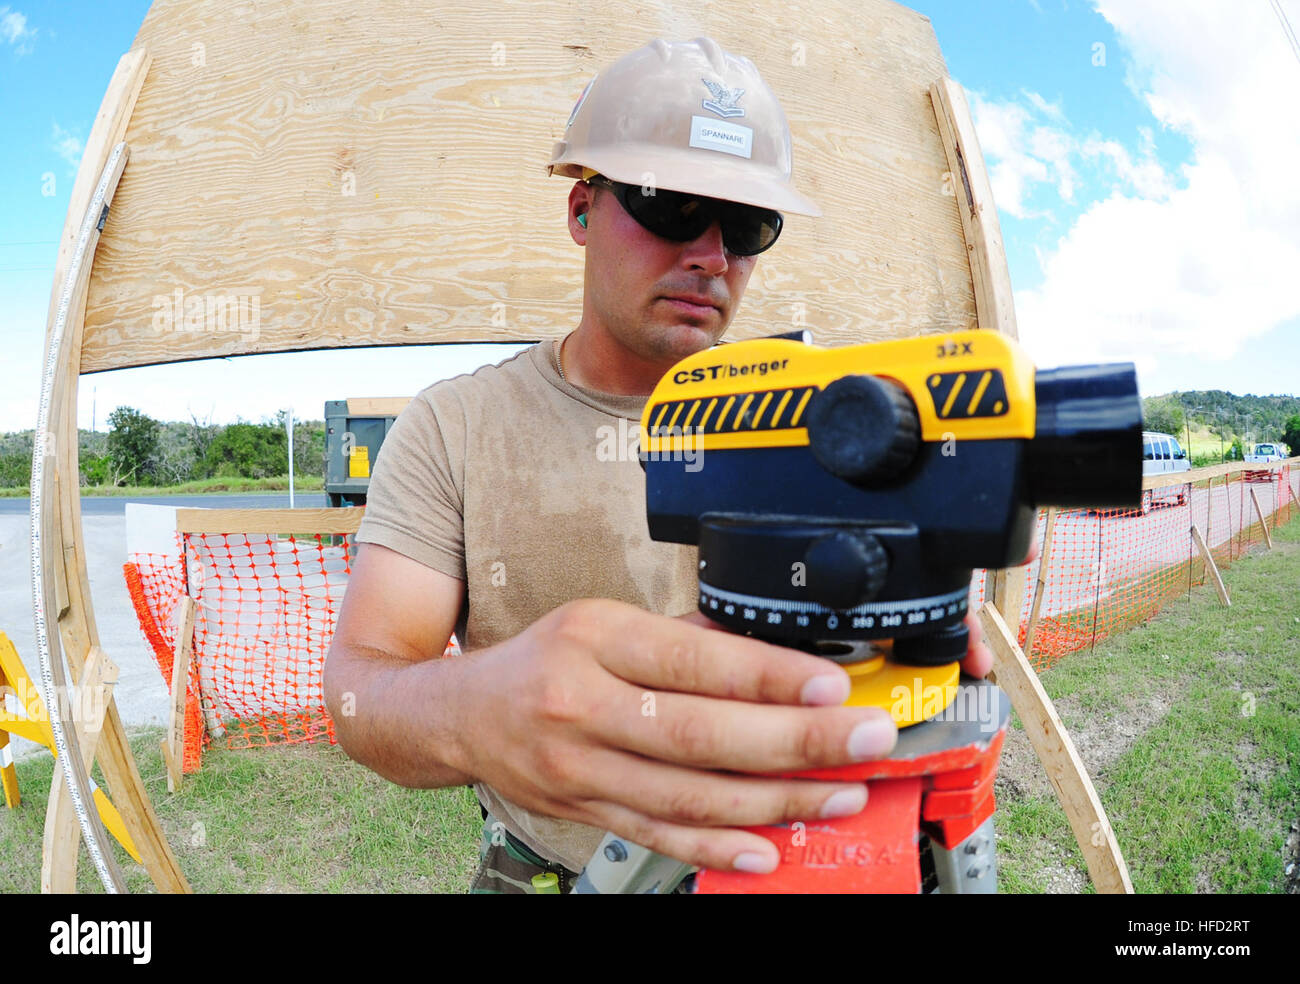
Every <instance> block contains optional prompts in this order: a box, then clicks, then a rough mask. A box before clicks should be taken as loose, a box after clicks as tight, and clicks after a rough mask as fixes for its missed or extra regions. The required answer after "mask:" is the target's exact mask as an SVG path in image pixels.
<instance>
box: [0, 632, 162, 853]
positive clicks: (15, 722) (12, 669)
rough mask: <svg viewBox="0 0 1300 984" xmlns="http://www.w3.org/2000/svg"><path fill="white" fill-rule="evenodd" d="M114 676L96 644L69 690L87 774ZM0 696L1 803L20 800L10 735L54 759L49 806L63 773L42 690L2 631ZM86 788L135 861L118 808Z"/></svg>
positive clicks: (94, 785)
mask: <svg viewBox="0 0 1300 984" xmlns="http://www.w3.org/2000/svg"><path fill="white" fill-rule="evenodd" d="M117 673H118V670H117V667H116V666H115V665H114V664H113V661H112V660H110V659H109V658H108V655H107V654H106V653H105V652H104V651H103V650H102V649H100V648H99V647H98V646H96V647H93V648H92V649H91V652H90V656H89V658H88V659H87V660H86V666H85V669H84V670H83V672H82V675H81V684H80V686H77V687H75V688H73V691H74V692H73V694H72V696H71V703H72V707H71V712H72V713H71V714H70V715H68V716H69V717H71V718H72V719H73V720H74V721H75V725H76V728H77V735H78V737H79V738H80V739H81V743H82V744H81V750H82V756H83V758H84V759H85V763H86V771H87V772H89V771H90V766H91V763H92V762H94V759H95V745H96V744H97V743H98V739H99V732H100V729H101V728H102V727H103V724H104V715H105V713H106V712H107V710H108V703H109V701H110V700H112V693H113V685H114V684H115V683H116V682H117ZM0 695H3V706H0V764H3V768H0V778H3V784H4V793H5V805H6V806H8V807H9V808H10V809H13V808H14V807H16V806H17V805H18V804H19V802H20V798H19V795H18V773H17V771H16V770H15V768H14V764H13V754H12V752H11V750H10V748H9V736H10V735H17V736H19V737H21V738H26V739H28V740H29V741H34V742H37V743H38V744H41V745H44V746H45V747H46V748H48V749H49V750H50V754H51V755H53V756H54V757H55V759H56V762H55V766H54V781H53V783H52V784H51V786H50V797H51V802H52V801H53V799H54V797H55V795H56V794H58V792H59V791H60V790H61V789H62V788H63V770H62V768H61V767H60V765H59V763H58V762H57V759H58V752H57V751H56V750H55V747H54V733H53V731H52V730H51V729H50V718H49V712H48V711H47V709H46V706H45V701H44V700H43V699H42V698H41V692H40V691H39V690H38V689H37V688H36V686H35V685H34V684H33V683H32V680H31V677H29V676H28V675H27V669H26V668H25V667H24V666H23V663H22V660H21V659H19V657H18V650H17V649H15V648H14V644H13V643H12V642H11V641H10V640H9V637H8V636H7V635H5V634H4V633H3V632H0ZM90 786H91V793H92V795H93V797H94V800H95V807H96V808H97V810H98V811H99V818H100V819H101V820H102V821H103V822H104V828H105V829H106V830H107V831H108V832H109V833H110V834H112V835H113V836H114V837H115V838H117V841H118V843H119V844H121V845H122V847H124V848H125V849H126V853H127V854H129V855H131V857H132V858H134V859H135V860H136V861H137V862H139V861H140V852H139V851H138V850H136V846H135V843H134V842H133V841H132V840H131V835H130V833H128V832H127V829H126V824H125V823H124V822H123V820H122V816H121V814H120V813H118V811H117V807H115V806H114V805H113V804H112V802H111V801H110V800H109V798H108V794H107V793H105V792H104V791H103V790H102V789H100V788H99V785H98V784H97V783H96V782H95V781H94V780H93V779H92V780H91V783H90ZM52 815H53V811H50V813H48V814H47V816H52ZM45 836H46V840H47V841H48V840H49V839H50V838H51V837H52V836H53V831H51V830H50V827H49V824H48V822H47V824H46V831H45Z"/></svg>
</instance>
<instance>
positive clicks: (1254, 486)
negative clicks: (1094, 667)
mask: <svg viewBox="0 0 1300 984" xmlns="http://www.w3.org/2000/svg"><path fill="white" fill-rule="evenodd" d="M1298 480H1300V467H1297V466H1296V464H1295V463H1291V464H1289V465H1287V466H1284V467H1281V468H1276V469H1273V470H1271V471H1263V470H1261V471H1257V472H1251V471H1246V472H1235V473H1232V474H1230V475H1226V476H1218V477H1215V478H1213V479H1209V480H1200V481H1196V482H1192V483H1189V484H1186V485H1176V486H1170V487H1168V488H1163V489H1153V490H1151V491H1152V497H1151V501H1150V503H1149V504H1148V505H1147V506H1145V507H1144V509H1145V511H1144V509H1131V510H1129V509H1110V510H1103V511H1100V512H1098V511H1093V510H1083V509H1074V510H1061V511H1058V512H1057V513H1056V518H1055V521H1054V525H1053V530H1052V542H1051V543H1050V545H1049V544H1046V543H1044V541H1043V534H1044V527H1045V513H1040V515H1039V518H1038V534H1037V535H1038V543H1039V549H1040V555H1039V559H1038V560H1035V562H1034V563H1033V564H1031V565H1029V568H1028V576H1027V585H1026V591H1025V597H1024V604H1023V605H1022V607H1021V610H1020V613H1019V625H1018V631H1019V637H1020V642H1021V644H1022V645H1024V643H1025V642H1026V637H1027V635H1028V630H1029V626H1030V621H1031V613H1032V611H1033V606H1034V600H1035V595H1036V594H1037V592H1038V590H1039V587H1038V582H1039V574H1040V566H1041V562H1042V561H1041V558H1042V555H1043V552H1046V555H1047V558H1048V567H1047V577H1046V579H1045V582H1044V587H1043V589H1042V590H1043V600H1042V603H1041V604H1040V605H1039V612H1038V619H1037V621H1036V622H1035V623H1034V631H1033V639H1032V641H1031V645H1030V651H1029V652H1027V653H1026V655H1027V656H1028V657H1029V659H1030V662H1031V663H1033V665H1034V666H1035V667H1036V668H1038V669H1043V668H1046V667H1048V666H1051V665H1052V664H1054V663H1055V662H1056V661H1057V660H1059V659H1060V658H1061V657H1062V656H1064V655H1066V654H1067V653H1071V652H1074V651H1076V650H1079V649H1086V648H1088V647H1090V646H1092V645H1093V644H1094V643H1095V642H1097V641H1098V640H1101V639H1104V638H1106V637H1107V636H1110V635H1113V634H1115V633H1116V632H1122V631H1124V630H1125V629H1128V628H1131V627H1133V626H1135V625H1139V624H1141V623H1143V622H1146V621H1148V620H1149V619H1151V618H1152V617H1153V616H1155V614H1156V613H1157V612H1159V611H1160V609H1161V608H1163V607H1164V606H1165V605H1166V604H1168V603H1169V602H1170V601H1171V600H1172V599H1173V598H1175V597H1177V596H1178V595H1180V594H1185V593H1187V592H1188V591H1190V590H1191V588H1192V587H1193V586H1195V585H1199V584H1202V583H1204V581H1205V577H1206V565H1205V561H1204V559H1203V558H1202V555H1201V553H1200V551H1199V549H1198V548H1197V546H1196V544H1195V541H1194V540H1193V537H1192V532H1191V531H1192V527H1193V526H1195V527H1196V528H1197V529H1198V530H1199V531H1200V533H1201V536H1202V537H1203V539H1204V540H1205V542H1206V544H1207V545H1208V547H1209V551H1210V554H1211V556H1212V557H1213V558H1214V562H1215V565H1216V566H1217V567H1218V568H1220V570H1222V569H1223V568H1224V567H1227V566H1228V565H1229V564H1231V563H1232V562H1233V561H1234V560H1237V559H1238V558H1240V557H1242V556H1243V555H1244V554H1245V553H1246V552H1247V551H1248V550H1249V549H1250V548H1251V547H1252V546H1254V545H1256V544H1260V543H1263V542H1264V522H1267V523H1268V526H1269V529H1270V530H1271V529H1272V528H1273V527H1275V526H1280V525H1283V524H1285V523H1287V522H1289V521H1290V520H1291V519H1292V518H1293V517H1294V516H1295V515H1296V510H1297V508H1300V502H1297V492H1298V489H1297V482H1298ZM1252 493H1253V495H1252ZM1256 502H1258V504H1259V505H1258V509H1257V508H1256V505H1255V503H1256ZM1260 513H1262V514H1263V517H1264V519H1263V521H1261V518H1260ZM985 575H986V572H985V571H976V572H975V576H974V579H973V581H972V591H971V601H972V605H977V604H978V603H979V602H981V601H982V600H983V597H984V591H983V581H984V577H985ZM1004 614H1005V613H1004ZM1010 621H1011V620H1010V619H1008V622H1010Z"/></svg>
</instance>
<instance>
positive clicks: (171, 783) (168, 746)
mask: <svg viewBox="0 0 1300 984" xmlns="http://www.w3.org/2000/svg"><path fill="white" fill-rule="evenodd" d="M193 643H194V599H193V598H191V597H190V596H189V595H182V596H181V600H180V601H179V602H177V603H176V648H175V650H174V655H173V657H172V694H171V697H172V700H171V714H170V719H169V721H168V723H167V737H166V738H164V739H163V742H162V749H163V761H164V762H166V763H167V792H169V793H174V792H176V790H178V789H180V788H181V772H182V768H181V767H182V766H183V765H184V762H185V685H186V683H187V682H188V681H189V677H190V653H191V651H192V649H193Z"/></svg>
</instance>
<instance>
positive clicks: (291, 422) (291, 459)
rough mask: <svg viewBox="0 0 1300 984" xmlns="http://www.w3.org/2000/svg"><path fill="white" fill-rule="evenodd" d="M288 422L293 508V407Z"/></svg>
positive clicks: (291, 504)
mask: <svg viewBox="0 0 1300 984" xmlns="http://www.w3.org/2000/svg"><path fill="white" fill-rule="evenodd" d="M286 424H287V426H288V428H289V508H290V509H292V508H293V407H290V408H289V413H288V414H287V415H286Z"/></svg>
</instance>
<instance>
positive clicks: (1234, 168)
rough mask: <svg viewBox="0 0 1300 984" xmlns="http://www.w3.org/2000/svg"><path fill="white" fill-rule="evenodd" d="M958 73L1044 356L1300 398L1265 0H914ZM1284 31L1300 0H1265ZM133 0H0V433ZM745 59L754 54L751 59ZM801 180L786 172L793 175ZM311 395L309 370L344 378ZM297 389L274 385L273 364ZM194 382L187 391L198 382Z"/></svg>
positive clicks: (446, 351) (26, 363) (126, 380)
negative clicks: (1, 371)
mask: <svg viewBox="0 0 1300 984" xmlns="http://www.w3.org/2000/svg"><path fill="white" fill-rule="evenodd" d="M909 6H912V7H914V8H915V9H917V10H919V11H921V12H922V13H924V14H926V15H927V16H928V17H929V18H930V19H931V21H932V22H933V24H934V27H935V32H936V34H937V35H938V38H939V43H940V46H941V48H942V50H943V52H944V57H945V58H946V60H947V63H948V68H949V71H950V74H951V75H952V76H953V77H954V78H956V79H957V80H958V81H959V82H960V83H961V84H962V85H963V86H964V87H965V88H966V90H967V93H968V95H969V97H970V101H971V106H972V113H973V116H974V118H975V123H976V129H977V132H978V134H979V137H980V142H981V145H982V147H983V149H984V154H985V158H986V162H987V164H988V167H989V171H990V176H991V180H992V182H993V187H994V197H995V201H996V203H997V205H998V212H999V219H1000V221H1001V224H1002V230H1003V236H1004V239H1005V242H1006V246H1007V257H1008V263H1009V265H1010V269H1011V278H1012V284H1013V286H1014V288H1015V291H1016V308H1017V316H1018V319H1019V322H1020V328H1021V338H1022V341H1023V343H1024V344H1025V346H1026V347H1027V348H1028V349H1029V351H1030V354H1031V355H1032V356H1033V357H1034V358H1035V359H1036V361H1038V363H1039V364H1040V365H1044V366H1048V365H1060V364H1066V363H1081V362H1090V361H1111V360H1121V359H1123V360H1130V359H1131V360H1134V361H1136V362H1137V363H1138V366H1139V378H1140V379H1141V383H1142V388H1143V391H1144V392H1145V393H1147V394H1152V393H1161V392H1167V391H1169V390H1173V389H1210V388H1219V389H1228V390H1231V391H1233V392H1237V393H1246V392H1252V393H1291V394H1297V393H1300V300H1298V299H1297V298H1298V295H1297V294H1296V292H1295V291H1294V290H1293V289H1292V288H1291V286H1290V282H1291V281H1292V280H1293V279H1294V271H1295V270H1296V269H1297V263H1298V262H1300V231H1297V230H1300V191H1298V190H1297V188H1296V182H1295V181H1294V178H1293V176H1292V173H1291V169H1293V168H1294V162H1295V161H1296V160H1300V123H1297V122H1296V121H1297V120H1298V119H1300V114H1297V113H1295V112H1294V110H1293V108H1290V107H1289V106H1288V105H1287V103H1285V102H1284V103H1283V104H1282V107H1283V108H1282V109H1279V110H1273V109H1271V108H1269V107H1271V106H1273V105H1276V104H1277V98H1278V94H1279V93H1284V92H1291V93H1294V92H1297V91H1300V52H1296V51H1293V50H1292V49H1291V47H1290V45H1289V44H1288V42H1287V39H1286V35H1285V33H1284V31H1283V27H1282V24H1281V21H1280V20H1279V18H1278V17H1277V15H1276V13H1275V11H1274V9H1273V8H1272V7H1271V6H1270V3H1269V2H1268V0H1250V2H1248V3H1231V2H1227V0H1124V2H1118V0H1089V2H1084V0H1064V2H1063V0H994V2H981V3H976V2H963V0H933V2H930V0H915V2H913V3H910V4H909ZM1280 6H1281V9H1282V10H1283V11H1284V12H1285V13H1286V15H1287V17H1288V18H1289V20H1290V22H1291V23H1292V24H1293V25H1300V0H1280ZM148 7H149V4H148V3H147V2H146V0H102V2H87V0H69V2H33V0H0V126H2V127H3V133H4V137H5V143H6V144H7V147H8V151H9V152H8V153H7V154H4V155H0V312H2V313H0V352H3V353H4V357H3V362H4V364H5V366H6V368H7V369H9V370H10V371H8V372H6V373H5V376H6V379H7V380H8V381H9V382H10V383H11V385H10V386H8V387H6V390H5V392H3V393H0V431H7V430H18V429H22V428H26V427H31V426H33V424H34V422H35V418H36V399H37V389H38V384H39V372H40V361H41V352H40V344H41V335H42V332H43V326H44V323H45V317H46V308H47V305H48V299H49V294H50V289H51V281H52V277H53V269H54V259H55V255H56V252H57V240H58V237H59V235H60V232H61V230H62V226H63V222H64V218H65V211H66V208H67V202H68V195H69V193H70V192H71V189H72V184H73V179H74V176H75V173H76V172H75V163H76V161H77V159H78V155H79V152H80V144H81V142H82V141H84V139H85V138H86V136H87V135H88V134H89V132H90V127H91V124H92V122H93V120H94V117H95V114H96V112H97V111H98V108H99V103H100V100H101V99H102V97H103V94H104V90H105V88H106V86H107V84H108V80H109V78H110V76H111V75H112V72H113V68H114V66H115V65H116V62H117V59H118V57H119V56H120V55H121V54H122V53H123V52H125V51H126V50H128V49H129V48H130V46H131V44H132V41H133V39H134V37H135V33H136V30H137V29H138V27H139V25H140V23H141V21H142V20H143V18H144V15H145V12H146V11H147V9H148ZM760 68H761V66H760ZM796 180H797V175H796ZM509 351H513V349H503V348H501V347H499V346H498V347H482V346H463V347H462V346H456V347H448V346H440V347H437V348H424V347H421V348H419V349H415V350H412V351H411V352H410V353H409V355H408V356H407V357H405V358H403V359H401V360H394V359H393V353H392V351H391V350H377V351H373V352H370V353H361V352H358V351H356V350H352V351H351V352H348V353H341V352H332V353H312V354H295V355H285V356H264V357H260V358H257V359H251V360H240V362H239V366H240V370H241V371H240V373H239V383H238V384H232V374H231V373H230V372H229V369H230V366H231V363H230V362H221V361H218V362H215V363H191V364H184V365H180V366H171V367H155V368H148V369H136V370H124V371H121V372H115V373H102V374H96V375H94V376H91V377H87V378H86V379H85V380H83V384H82V393H83V397H82V401H81V407H80V418H81V423H82V426H89V425H90V423H91V415H92V399H93V401H94V414H95V418H96V423H97V424H98V425H99V426H100V428H101V429H102V428H103V426H104V424H103V422H104V419H105V418H106V416H107V414H108V412H109V411H110V410H111V409H112V408H113V407H114V406H116V405H118V404H130V405H133V406H136V407H138V408H140V409H142V410H144V411H145V412H147V413H150V414H151V415H153V416H156V417H161V418H164V419H184V418H186V417H187V416H188V414H189V412H191V411H192V412H194V413H197V414H198V415H200V416H207V415H209V414H211V415H212V417H213V419H215V420H216V421H219V422H225V421H230V420H233V419H235V418H236V416H242V417H243V418H245V419H254V420H256V419H260V418H261V417H263V416H269V415H270V414H272V413H274V411H275V410H276V409H277V408H278V407H279V406H282V405H284V404H286V403H291V404H293V405H294V406H295V408H296V412H297V413H298V415H300V416H311V417H319V416H320V415H321V409H322V406H321V404H322V402H323V400H324V399H325V398H327V397H328V398H336V397H339V396H346V395H349V394H350V395H360V394H361V393H362V392H364V393H365V394H367V395H381V394H382V395H396V394H398V393H401V394H411V393H414V392H416V391H417V390H418V389H419V388H421V387H422V386H424V385H427V384H428V383H429V382H432V381H433V380H435V379H437V378H440V377H442V376H447V375H455V374H456V373H458V372H461V371H465V370H466V369H469V368H471V367H472V366H474V365H477V364H480V363H481V362H484V361H497V360H498V359H500V358H501V357H502V356H503V353H506V352H509ZM343 359H346V360H347V378H348V380H349V384H348V393H334V392H330V393H322V392H320V390H319V384H318V383H317V382H312V381H311V379H310V377H312V376H317V377H318V378H319V377H321V376H323V377H324V378H341V367H342V365H343V362H342V360H343ZM287 366H293V367H294V370H295V372H294V373H293V376H296V377H299V378H302V379H303V380H304V382H303V384H302V385H301V388H300V389H298V390H294V389H293V388H292V387H289V388H288V389H287V390H286V388H285V387H284V386H283V385H277V386H273V385H271V383H270V380H272V379H273V378H277V379H278V380H280V381H282V380H283V379H284V378H285V376H286V373H285V372H284V368H285V367H287ZM196 394H197V395H196Z"/></svg>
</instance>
